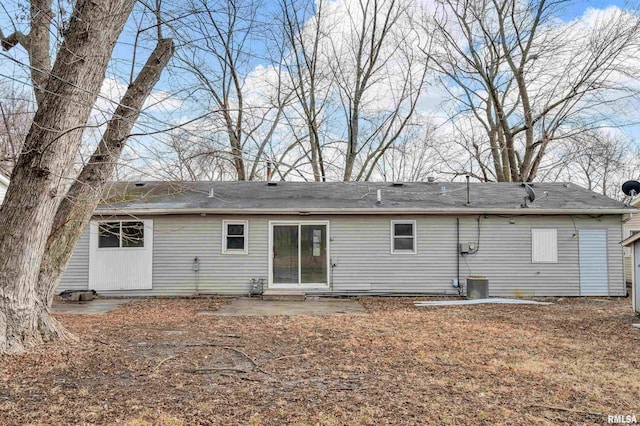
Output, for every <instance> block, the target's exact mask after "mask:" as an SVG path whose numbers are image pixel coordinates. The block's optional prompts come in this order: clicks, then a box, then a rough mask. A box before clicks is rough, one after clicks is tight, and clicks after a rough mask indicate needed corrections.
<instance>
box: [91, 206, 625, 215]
mask: <svg viewBox="0 0 640 426" xmlns="http://www.w3.org/2000/svg"><path fill="white" fill-rule="evenodd" d="M637 211H638V209H635V208H629V207H627V208H619V209H566V210H558V209H535V208H528V209H522V208H514V209H481V208H452V209H419V208H416V209H379V208H377V209H335V208H333V209H332V208H320V209H250V208H244V209H238V208H236V209H225V208H214V209H212V208H192V209H97V210H95V211H94V213H93V214H94V216H115V215H129V216H150V215H190V214H201V215H202V214H213V215H221V214H245V215H246V214H252V215H266V214H271V215H285V214H288V215H302V216H310V215H326V214H336V215H352V214H367V215H398V214H402V215H407V214H419V215H443V214H449V215H477V214H487V215H498V214H499V215H514V216H524V215H573V214H587V215H622V214H627V213H634V212H637Z"/></svg>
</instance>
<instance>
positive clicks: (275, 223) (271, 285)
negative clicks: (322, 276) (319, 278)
mask: <svg viewBox="0 0 640 426" xmlns="http://www.w3.org/2000/svg"><path fill="white" fill-rule="evenodd" d="M278 225H298V282H297V283H295V284H283V283H274V282H273V228H274V226H278ZM302 225H324V226H326V230H327V237H326V242H325V244H326V253H327V269H326V270H327V279H326V282H324V283H304V284H303V283H301V282H300V277H301V273H300V269H301V268H302V264H301V262H300V257H301V256H300V250H301V248H300V238H301V232H300V227H301V226H302ZM329 226H330V224H329V221H328V220H270V221H269V254H268V256H269V288H282V289H285V288H288V289H298V288H299V289H310V288H314V289H316V288H317V289H329V287H330V283H329V277H330V272H329V271H330V270H331V256H330V253H331V237H330V235H331V230H330V228H329Z"/></svg>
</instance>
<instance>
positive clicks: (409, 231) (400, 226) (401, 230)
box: [393, 223, 413, 237]
mask: <svg viewBox="0 0 640 426" xmlns="http://www.w3.org/2000/svg"><path fill="white" fill-rule="evenodd" d="M393 226H394V229H395V234H394V235H395V236H405V237H412V236H413V223H396V224H394V225H393Z"/></svg>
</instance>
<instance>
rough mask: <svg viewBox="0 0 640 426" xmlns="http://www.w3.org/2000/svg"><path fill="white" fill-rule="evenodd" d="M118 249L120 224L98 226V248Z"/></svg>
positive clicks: (112, 223)
mask: <svg viewBox="0 0 640 426" xmlns="http://www.w3.org/2000/svg"><path fill="white" fill-rule="evenodd" d="M109 247H120V222H106V223H100V224H98V248H109Z"/></svg>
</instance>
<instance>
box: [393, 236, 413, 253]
mask: <svg viewBox="0 0 640 426" xmlns="http://www.w3.org/2000/svg"><path fill="white" fill-rule="evenodd" d="M393 249H394V250H408V251H413V238H394V239H393Z"/></svg>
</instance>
